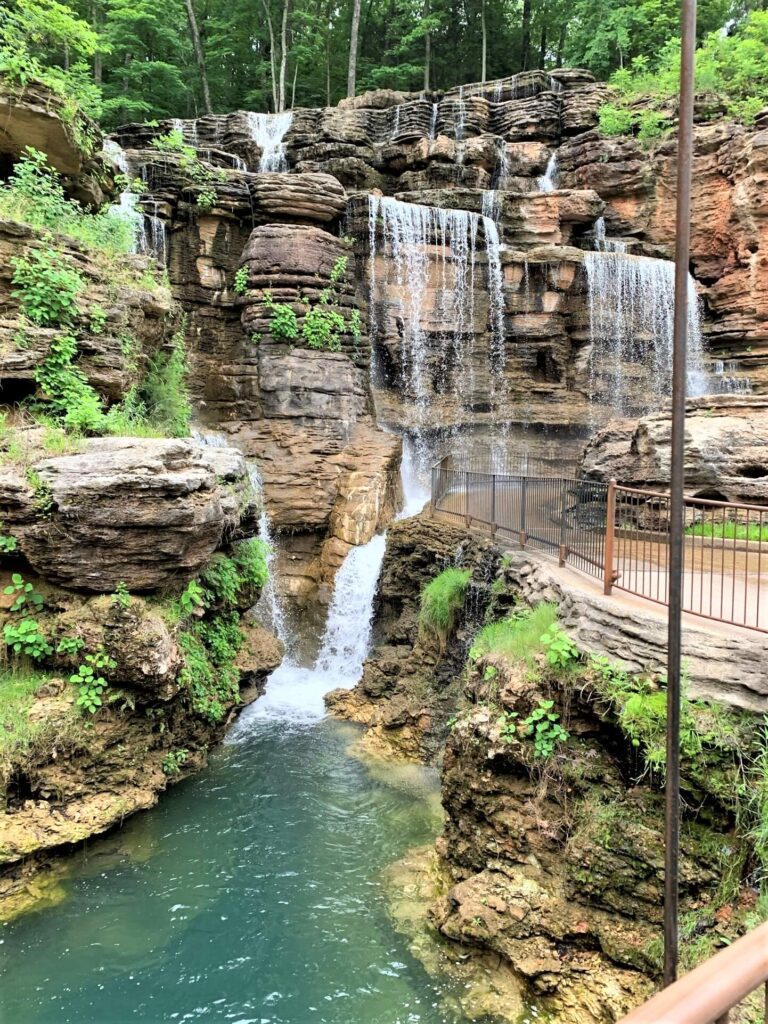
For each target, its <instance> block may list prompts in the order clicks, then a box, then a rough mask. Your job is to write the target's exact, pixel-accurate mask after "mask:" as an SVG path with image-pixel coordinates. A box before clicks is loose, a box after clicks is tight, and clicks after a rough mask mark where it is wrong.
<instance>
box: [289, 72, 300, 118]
mask: <svg viewBox="0 0 768 1024" xmlns="http://www.w3.org/2000/svg"><path fill="white" fill-rule="evenodd" d="M298 75H299V62H298V61H296V67H295V68H294V69H293V88H292V89H291V110H293V108H294V107H295V106H296V79H297V78H298Z"/></svg>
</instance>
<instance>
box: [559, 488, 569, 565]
mask: <svg viewBox="0 0 768 1024" xmlns="http://www.w3.org/2000/svg"><path fill="white" fill-rule="evenodd" d="M560 487H561V490H562V494H561V495H560V552H559V558H558V564H559V565H561V566H562V565H565V563H566V560H567V558H568V546H567V545H566V542H565V538H566V519H565V517H566V513H567V511H568V482H567V481H566V480H561V481H560Z"/></svg>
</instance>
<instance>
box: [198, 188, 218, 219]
mask: <svg viewBox="0 0 768 1024" xmlns="http://www.w3.org/2000/svg"><path fill="white" fill-rule="evenodd" d="M218 198H219V194H218V192H217V191H216V189H215V188H214V187H213V186H212V185H203V186H202V188H200V189H199V191H198V193H197V196H196V198H195V203H196V204H197V208H198V209H199V210H202V211H203V213H208V212H210V211H211V210H212V209H213V208H214V206H215V205H216V203H217V201H218Z"/></svg>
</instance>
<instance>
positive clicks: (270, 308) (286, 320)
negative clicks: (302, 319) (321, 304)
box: [264, 292, 299, 342]
mask: <svg viewBox="0 0 768 1024" xmlns="http://www.w3.org/2000/svg"><path fill="white" fill-rule="evenodd" d="M264 308H265V309H266V310H267V312H268V313H271V314H272V316H271V319H270V321H269V331H270V334H271V335H272V337H273V338H277V339H278V340H279V341H288V342H292V341H295V340H296V339H297V338H298V336H299V321H298V319H297V317H296V314H295V313H294V311H293V309H292V307H291V306H289V305H288V304H287V303H285V302H274V301H273V300H272V293H271V292H265V293H264Z"/></svg>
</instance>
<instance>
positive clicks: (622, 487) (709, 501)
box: [616, 484, 768, 513]
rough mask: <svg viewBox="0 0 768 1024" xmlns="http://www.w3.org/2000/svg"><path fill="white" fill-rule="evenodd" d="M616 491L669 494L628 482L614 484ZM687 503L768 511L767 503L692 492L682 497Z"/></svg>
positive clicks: (653, 494)
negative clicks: (725, 499) (723, 498)
mask: <svg viewBox="0 0 768 1024" xmlns="http://www.w3.org/2000/svg"><path fill="white" fill-rule="evenodd" d="M616 490H617V491H625V492H626V493H628V494H642V495H643V497H649V498H665V499H666V500H667V501H668V500H669V494H665V493H664V491H649V490H646V489H645V488H643V487H630V486H629V485H628V484H616ZM684 500H685V502H686V504H689V505H707V506H708V507H714V508H740V509H744V511H746V512H763V513H766V512H768V505H749V504H747V503H746V502H743V501H716V500H715V499H713V498H697V497H695V496H694V495H692V494H686V495H685V498H684Z"/></svg>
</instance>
